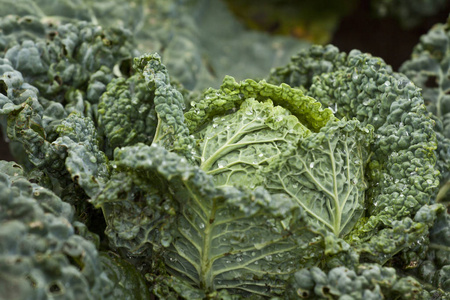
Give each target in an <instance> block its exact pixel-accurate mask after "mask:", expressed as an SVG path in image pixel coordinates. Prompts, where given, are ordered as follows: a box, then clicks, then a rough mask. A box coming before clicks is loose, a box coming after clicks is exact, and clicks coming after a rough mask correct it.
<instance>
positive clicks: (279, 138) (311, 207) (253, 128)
mask: <svg viewBox="0 0 450 300" xmlns="http://www.w3.org/2000/svg"><path fill="white" fill-rule="evenodd" d="M275 104H276V105H275ZM185 116H186V120H187V123H188V124H189V125H190V127H191V132H194V138H195V139H196V141H197V147H196V151H197V153H196V157H197V162H198V164H199V166H200V168H201V169H202V170H204V171H205V172H207V173H208V174H211V175H213V177H214V181H215V183H216V184H217V185H219V186H247V187H250V188H255V187H256V186H264V187H265V188H266V189H268V190H269V191H270V192H272V193H282V194H284V195H288V196H289V197H291V198H292V201H294V202H295V203H296V204H297V205H299V206H300V207H302V209H304V210H305V211H306V212H308V215H309V216H310V220H311V221H312V222H314V223H316V224H317V225H318V226H319V227H322V228H326V229H327V230H329V231H331V232H333V233H334V234H335V235H337V236H345V235H346V234H347V233H348V232H349V231H350V230H351V229H352V228H353V226H354V225H355V223H356V222H357V221H358V219H359V218H360V216H361V215H362V213H363V211H364V192H365V190H366V188H367V184H366V179H365V173H364V172H365V170H364V168H365V164H366V160H367V157H368V152H369V143H370V141H371V139H372V130H373V129H372V127H371V126H370V125H369V126H367V127H364V126H362V125H361V124H360V123H359V122H358V121H357V120H351V121H347V120H346V119H345V118H344V119H343V120H341V121H338V120H337V119H336V118H335V117H334V116H333V114H332V112H331V110H330V109H322V107H321V105H320V103H318V102H317V101H316V100H314V99H313V98H311V97H308V96H305V95H304V94H303V92H302V91H301V90H299V89H293V88H291V87H289V86H287V85H283V84H282V85H281V86H275V85H272V84H268V83H266V82H264V81H261V82H255V81H253V80H246V81H242V82H239V83H238V82H236V81H235V80H234V79H233V78H231V77H227V78H225V80H224V83H223V85H222V86H221V88H220V89H219V90H213V89H210V90H208V91H207V92H206V93H205V94H204V95H203V98H202V99H200V100H199V101H198V102H196V103H193V105H192V108H191V110H189V111H188V112H187V113H186V114H185ZM211 119H212V120H211ZM208 121H209V122H208ZM196 128H199V130H198V131H197V132H196Z"/></svg>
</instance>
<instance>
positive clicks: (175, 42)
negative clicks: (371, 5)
mask: <svg viewBox="0 0 450 300" xmlns="http://www.w3.org/2000/svg"><path fill="white" fill-rule="evenodd" d="M111 3H113V2H108V1H100V2H98V3H97V2H95V3H94V2H91V1H87V0H86V1H77V2H76V3H72V2H67V1H60V2H58V4H57V5H56V4H55V5H54V6H52V5H49V2H46V1H44V0H42V1H41V0H40V1H37V2H36V3H34V2H33V3H31V2H30V1H25V0H20V1H15V2H14V3H12V2H11V3H10V5H9V6H8V12H14V13H17V14H27V13H33V15H34V16H25V17H18V16H8V17H4V18H1V19H0V28H1V30H0V46H1V47H2V48H0V51H2V52H1V53H0V76H1V77H0V116H1V119H0V120H1V125H2V128H3V131H4V133H5V135H6V136H7V137H8V139H10V140H11V141H12V142H13V143H15V146H14V147H15V149H17V160H18V162H19V163H6V162H1V163H0V236H1V237H2V238H1V240H2V241H5V243H2V244H1V246H0V265H1V267H0V290H1V292H2V294H4V295H7V296H8V297H9V298H12V299H14V298H24V299H31V298H33V299H48V298H57V297H59V298H64V299H65V298H67V299H71V298H75V297H77V298H79V297H81V298H86V299H94V298H95V299H108V298H113V297H115V298H117V297H119V298H124V299H150V298H151V299H153V298H155V297H158V298H161V299H242V298H251V299H268V298H272V299H292V298H295V297H303V298H311V299H361V298H368V299H383V298H386V299H446V298H448V297H449V292H450V291H449V278H450V277H449V253H450V251H449V243H448V242H449V241H448V233H449V232H448V231H449V214H448V209H447V207H445V206H444V205H443V204H445V201H442V199H444V198H445V197H441V196H440V195H441V194H442V193H444V195H445V181H446V179H447V176H448V174H449V173H450V172H449V167H448V161H449V156H448V145H450V143H449V142H448V139H447V137H445V128H446V127H445V126H446V125H445V120H444V122H442V121H441V120H440V119H441V118H442V117H444V116H443V115H432V114H431V113H430V112H429V111H427V109H426V104H431V103H433V104H432V105H434V107H439V104H443V103H445V101H444V100H445V99H444V98H445V95H444V96H442V95H441V94H439V96H438V98H437V99H435V98H432V99H431V98H425V99H428V100H425V101H424V98H423V97H422V93H421V90H420V88H418V87H417V86H416V85H415V84H413V83H412V82H411V81H410V80H409V79H408V78H407V77H406V76H405V75H403V74H401V73H396V72H393V70H392V68H391V67H390V66H388V65H387V64H386V63H385V62H384V61H383V60H382V59H380V58H377V57H373V56H371V55H369V54H365V53H361V52H360V51H357V50H353V51H351V52H350V53H348V54H347V53H343V52H340V51H339V50H338V49H337V48H336V47H334V46H331V45H328V46H312V47H310V48H309V49H308V50H302V51H300V52H299V53H298V54H297V55H295V56H294V57H293V58H292V59H291V62H289V63H288V64H287V65H285V66H284V67H279V68H277V69H273V70H272V72H271V74H270V75H269V76H268V77H267V78H266V80H261V79H260V78H257V77H263V76H264V75H263V73H261V72H259V71H258V72H255V73H252V72H253V71H249V73H252V74H254V76H251V77H253V79H245V80H242V81H239V80H235V79H234V77H232V76H225V77H224V80H223V83H222V85H221V86H220V87H218V88H217V87H215V86H214V85H215V84H216V83H217V80H221V79H222V77H223V76H222V75H225V74H226V73H225V74H222V73H223V72H225V71H224V70H228V71H230V73H231V72H234V71H233V70H239V69H240V68H242V67H244V68H245V65H244V64H243V63H242V64H241V60H240V59H242V61H245V57H246V55H250V56H251V55H252V53H254V52H252V51H247V50H248V49H258V47H259V46H258V43H255V44H252V43H253V42H254V41H263V42H264V41H269V42H268V44H270V45H274V44H273V43H276V42H275V41H276V40H277V39H271V38H269V37H267V36H266V37H262V36H261V35H259V34H257V35H253V34H252V33H250V32H247V31H246V30H243V29H242V27H241V26H237V25H236V27H235V28H236V35H240V34H242V38H243V39H244V37H245V39H246V38H248V41H251V43H250V45H249V44H244V43H242V45H241V42H242V39H237V42H236V43H237V44H235V42H230V44H229V45H227V47H228V46H229V47H231V48H230V49H232V50H233V51H236V53H244V52H246V55H244V54H243V55H242V56H239V55H238V56H239V57H240V58H239V59H237V58H236V59H233V58H228V59H226V60H225V61H222V60H221V59H219V57H220V56H219V55H217V56H215V55H212V56H211V53H219V52H220V53H225V52H226V51H228V50H226V49H228V48H227V47H222V46H220V45H219V44H216V43H215V42H214V41H215V38H216V37H213V36H214V31H212V29H211V28H209V27H208V26H205V27H202V26H200V25H202V24H210V23H208V22H212V21H217V20H214V18H215V17H217V16H221V15H224V14H227V13H226V12H225V13H219V12H218V11H216V10H215V8H214V9H213V8H212V6H208V5H206V4H204V3H203V2H202V1H192V2H188V3H185V4H183V3H178V2H171V1H168V2H162V1H154V2H152V3H151V4H150V3H149V5H150V6H149V7H150V8H160V9H161V11H160V14H158V15H154V13H153V11H151V12H149V11H148V10H146V9H145V8H146V7H147V6H146V5H145V2H144V1H142V2H141V1H131V2H128V1H120V0H119V1H116V5H112V4H111ZM107 4H108V5H107ZM175 4H177V5H175ZM203 5H204V6H203ZM220 5H223V4H219V5H218V6H217V7H219V8H220V7H221V6H220ZM199 7H202V8H204V10H200V11H199V12H197V14H194V15H193V16H191V17H186V19H185V18H181V17H180V18H177V17H178V16H184V13H186V12H193V11H195V9H196V8H199ZM62 8H71V9H72V10H68V11H66V12H65V13H64V15H62V16H61V15H58V14H57V11H58V9H62ZM105 12H109V14H107V13H105ZM123 14H125V16H126V17H124V18H123V19H122V21H121V23H120V24H114V22H113V20H114V18H119V17H120V16H124V15H123ZM170 14H172V18H170V19H168V18H166V19H165V17H167V15H170ZM106 16H108V17H106ZM133 16H134V17H133ZM202 17H204V18H202ZM229 17H230V16H228V17H226V18H225V17H224V22H225V23H224V24H227V23H226V22H231V23H233V24H235V23H234V21H233V20H232V19H230V18H229ZM159 21H161V22H160V23H159ZM115 25H121V26H120V27H114V26H115ZM444 27H445V26H444ZM444 27H436V28H437V29H433V30H436V31H438V32H439V34H438V36H439V37H441V36H444V35H443V33H442V32H441V31H440V30H441V29H442V28H444ZM200 28H201V29H200ZM238 29H239V30H238ZM432 32H434V31H432ZM430 35H431V36H433V33H430ZM222 37H223V36H222ZM217 38H219V39H220V36H219V37H217ZM253 38H254V39H253ZM143 39H145V40H147V42H146V43H142V42H141V41H142V40H143ZM426 40H427V39H426V38H424V41H426ZM430 40H432V41H433V42H430V43H429V44H430V45H434V44H435V42H434V41H440V38H436V39H431V38H430ZM436 43H437V44H439V42H436ZM138 45H139V46H138ZM180 45H182V47H181V46H180ZM234 46H236V47H235V49H234V48H233V47H234ZM140 47H147V51H149V50H155V49H160V50H163V51H162V52H163V57H164V62H165V63H166V64H167V67H166V65H165V64H163V63H162V59H161V56H160V55H159V54H156V53H150V54H148V53H147V54H140V52H138V51H137V50H136V49H138V48H139V49H141V48H140ZM254 47H256V48H254ZM217 48H221V51H218V49H217ZM222 48H223V49H222ZM425 48H427V49H431V48H432V47H431V46H430V47H428V46H427V47H424V49H425ZM213 49H215V50H213ZM416 49H419V50H420V49H421V48H420V47H418V48H416ZM419 50H417V51H418V52H417V53H419V54H418V55H419V56H420V57H422V55H425V57H426V59H424V61H426V62H427V63H430V64H431V65H433V66H437V65H439V68H438V69H436V70H438V71H436V72H437V73H436V74H438V75H431V78H434V77H433V76H441V73H442V74H446V73H445V72H444V71H443V70H446V66H447V65H446V63H445V58H443V59H442V61H440V60H439V59H437V58H436V57H434V56H432V55H431V54H430V55H429V54H428V52H426V51H425V50H423V51H422V50H420V51H419ZM214 51H218V52H214ZM230 51H231V50H230ZM427 51H428V50H427ZM247 52H248V53H247ZM264 53H265V54H263V56H264V57H265V56H266V55H268V56H269V57H270V59H265V62H266V63H267V64H265V65H264V66H265V68H266V69H268V67H267V66H269V65H272V63H273V62H275V61H278V59H279V58H280V57H281V56H284V55H285V54H286V53H283V55H281V56H278V55H275V54H273V52H270V51H269V52H264ZM433 53H434V54H435V55H438V56H439V52H436V51H434V52H433ZM444 56H445V55H444ZM439 57H440V56H439ZM230 60H231V61H233V62H235V63H236V64H240V65H239V66H238V67H236V69H235V68H232V67H230V68H225V67H224V66H227V64H229V65H230V63H229V62H230ZM419 60H421V61H422V59H419ZM437 60H439V63H438V62H437ZM408 66H409V67H408ZM418 66H420V64H418V65H417V66H416V65H415V64H414V63H412V62H411V63H406V64H405V67H404V70H406V71H405V72H406V73H407V74H408V75H409V76H411V77H412V78H414V74H423V73H422V72H425V71H423V69H421V68H420V67H418ZM222 67H224V68H222ZM447 67H448V66H447ZM258 68H259V67H256V69H258ZM410 69H413V70H415V71H414V72H416V73H414V72H412V73H409V71H407V70H410ZM433 70H434V69H433ZM172 71H173V72H172ZM228 71H226V72H227V73H228ZM439 72H440V73H439ZM237 73H239V72H237ZM249 73H247V72H242V73H240V74H236V76H242V75H246V74H249ZM169 74H170V75H169ZM411 74H413V75H411ZM424 74H428V73H426V72H425V73H424ZM433 74H434V73H433ZM418 76H419V78H423V77H421V76H423V75H418ZM216 77H220V79H219V78H216ZM441 77H442V76H441ZM441 77H439V78H441ZM444 77H445V76H444ZM444 77H442V78H443V80H441V81H439V84H438V86H433V87H431V88H432V89H433V90H434V89H438V90H439V91H445V78H444ZM180 82H181V83H182V84H184V86H183V85H182V84H180ZM419 82H420V80H419ZM186 87H187V88H193V89H194V88H195V89H194V90H192V91H190V90H188V89H186ZM203 87H209V88H208V89H206V90H203V91H202V90H200V89H199V88H203ZM433 93H434V92H431V93H428V92H427V91H425V93H424V95H425V96H426V97H428V96H429V95H434V94H433ZM442 97H444V98H442ZM429 99H431V100H429ZM431 107H432V106H431ZM444 118H445V117H444ZM439 188H441V190H440V191H439ZM17 232H19V233H20V235H19V236H17Z"/></svg>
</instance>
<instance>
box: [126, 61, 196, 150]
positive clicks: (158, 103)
mask: <svg viewBox="0 0 450 300" xmlns="http://www.w3.org/2000/svg"><path fill="white" fill-rule="evenodd" d="M134 69H135V70H137V71H138V72H140V73H142V75H143V76H144V79H145V82H146V83H147V87H148V91H149V92H151V93H154V100H153V101H154V105H155V111H156V115H157V119H158V122H157V126H156V130H155V135H154V137H153V141H152V143H153V144H158V145H161V146H164V147H165V148H166V149H171V150H174V151H178V152H181V153H183V154H184V155H186V156H189V157H190V156H191V154H190V151H188V148H189V147H192V144H193V141H192V138H191V136H190V135H189V130H188V128H187V126H186V124H185V122H184V115H183V110H184V108H185V104H184V99H183V95H182V94H181V93H180V92H179V91H178V90H177V89H176V88H175V87H173V86H172V85H171V84H170V79H169V74H168V72H167V69H166V67H165V66H164V65H163V64H162V63H161V57H160V56H159V55H158V54H152V55H150V54H146V55H142V56H140V57H137V58H135V59H134Z"/></svg>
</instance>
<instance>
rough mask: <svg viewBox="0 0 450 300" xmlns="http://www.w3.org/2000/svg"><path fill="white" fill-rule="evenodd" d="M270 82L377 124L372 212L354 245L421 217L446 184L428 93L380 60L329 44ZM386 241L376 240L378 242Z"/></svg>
mask: <svg viewBox="0 0 450 300" xmlns="http://www.w3.org/2000/svg"><path fill="white" fill-rule="evenodd" d="M269 81H273V82H277V83H279V82H285V83H287V84H292V85H294V86H301V87H302V88H304V89H307V90H308V91H307V95H309V96H311V97H313V98H315V99H317V100H318V101H320V102H321V103H322V104H323V105H324V106H326V107H330V108H331V109H333V111H335V114H336V116H337V117H338V118H344V117H346V118H349V119H351V118H356V119H358V120H359V121H360V122H361V123H362V124H364V125H365V124H370V125H372V126H373V127H374V139H373V141H372V142H371V143H370V152H371V153H370V154H371V155H370V158H369V162H368V166H367V169H366V170H365V172H364V173H365V176H366V178H367V183H368V189H367V191H366V198H367V204H366V205H367V209H366V213H365V218H361V219H360V221H359V223H358V224H357V225H356V226H355V229H354V230H353V231H352V232H350V237H349V238H348V239H350V240H352V243H355V244H358V243H361V242H363V241H367V240H369V239H371V238H372V237H373V236H376V235H377V233H378V232H380V231H378V230H377V228H380V227H382V228H392V226H393V224H395V223H393V221H394V220H396V221H401V220H403V219H405V218H407V217H408V218H413V217H414V215H415V213H416V212H417V211H418V210H419V209H420V207H422V206H423V205H425V204H428V203H431V202H432V201H433V197H434V196H435V193H436V190H437V186H438V184H439V181H438V174H439V173H438V171H437V169H436V168H435V163H436V154H435V152H434V151H435V150H436V145H437V143H436V134H435V132H434V130H433V125H434V122H433V120H432V119H431V118H430V116H429V115H428V114H427V112H426V109H425V107H424V105H423V104H424V102H423V98H422V95H421V93H420V90H419V89H418V88H417V87H416V86H415V85H414V84H412V83H411V81H410V80H408V78H406V77H405V76H404V75H401V74H398V73H394V72H393V71H392V68H391V67H390V66H388V65H386V63H385V62H384V61H383V60H382V59H380V58H377V57H373V56H371V55H369V54H364V53H361V52H359V51H357V50H354V51H351V52H350V53H348V54H346V53H342V52H339V50H338V49H337V48H336V47H334V46H332V45H328V46H325V47H322V46H313V47H311V49H309V50H308V51H301V52H300V53H299V54H298V55H297V56H295V57H294V58H293V59H292V61H291V63H290V64H288V65H287V66H285V67H283V68H279V69H276V70H274V71H273V72H272V74H271V77H270V80H269ZM399 232H400V231H399ZM379 238H380V239H379ZM378 239H379V240H378ZM376 240H378V242H376ZM386 242H387V241H386V240H385V239H384V238H381V237H374V240H373V245H374V244H378V243H381V244H382V243H386ZM387 248H389V247H386V249H387ZM396 251H398V249H395V251H394V252H391V253H390V254H388V253H385V254H386V255H388V256H392V255H394V254H395V253H397V252H396Z"/></svg>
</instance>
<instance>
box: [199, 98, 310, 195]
mask: <svg viewBox="0 0 450 300" xmlns="http://www.w3.org/2000/svg"><path fill="white" fill-rule="evenodd" d="M309 134H311V132H310V130H309V129H308V128H306V127H305V126H303V125H302V124H301V123H300V122H299V121H298V119H297V118H296V117H295V116H293V115H291V114H290V112H289V111H288V110H286V109H284V108H282V107H280V106H274V105H273V103H272V101H271V100H266V101H265V102H263V103H261V102H258V101H257V100H255V99H252V98H249V99H247V100H245V101H244V102H243V103H242V104H241V107H240V108H239V110H238V111H237V112H235V113H233V114H229V115H226V116H223V117H220V116H218V117H216V118H215V119H214V120H213V121H212V124H208V126H207V127H205V128H204V129H203V130H201V131H200V132H198V133H196V134H195V135H194V137H195V139H196V140H197V144H198V152H199V153H198V159H197V160H198V163H199V166H200V168H201V169H202V170H203V171H205V172H206V173H207V174H211V175H213V176H214V180H215V183H216V184H217V185H228V186H247V187H250V188H255V187H256V186H257V185H260V184H261V182H262V180H263V178H262V177H261V176H258V175H256V173H257V171H258V170H259V169H260V168H262V167H263V166H267V165H268V164H270V162H271V161H273V160H274V159H275V158H277V157H279V156H282V155H283V156H288V155H289V153H291V152H293V151H294V148H295V146H296V144H297V142H298V140H299V139H300V138H302V137H303V136H307V135H309Z"/></svg>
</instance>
